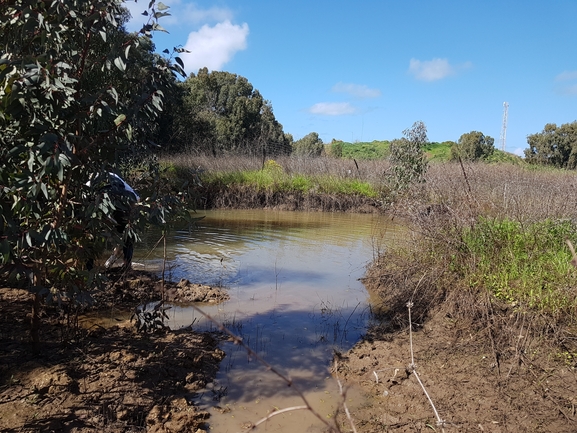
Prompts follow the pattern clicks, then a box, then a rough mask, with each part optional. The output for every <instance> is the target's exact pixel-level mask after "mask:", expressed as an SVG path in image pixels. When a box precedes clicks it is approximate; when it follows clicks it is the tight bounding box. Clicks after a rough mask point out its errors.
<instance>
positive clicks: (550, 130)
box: [525, 121, 577, 169]
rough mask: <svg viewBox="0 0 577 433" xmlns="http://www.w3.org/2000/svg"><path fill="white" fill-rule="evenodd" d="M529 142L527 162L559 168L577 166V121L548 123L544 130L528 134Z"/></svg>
mask: <svg viewBox="0 0 577 433" xmlns="http://www.w3.org/2000/svg"><path fill="white" fill-rule="evenodd" d="M527 143H528V144H529V148H528V149H525V159H526V160H527V162H529V163H532V164H541V165H552V166H554V167H559V168H568V169H575V168H577V121H576V122H572V123H564V124H562V125H561V126H557V125H556V124H555V123H548V124H546V125H545V127H544V128H543V131H541V132H538V133H536V134H531V135H528V136H527Z"/></svg>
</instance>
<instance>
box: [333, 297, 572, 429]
mask: <svg viewBox="0 0 577 433" xmlns="http://www.w3.org/2000/svg"><path fill="white" fill-rule="evenodd" d="M519 330H520V333H519V335H518V344H517V345H516V346H515V347H508V348H505V350H504V351H502V352H501V351H498V352H496V351H495V350H493V346H492V345H491V339H490V338H489V333H488V332H487V330H486V329H479V328H478V327H477V326H475V324H474V323H472V322H470V321H466V320H455V319H453V318H452V317H450V315H448V314H447V311H446V310H445V309H444V308H443V307H440V308H437V309H436V310H435V312H434V313H433V314H432V316H431V317H430V318H429V319H428V320H427V321H426V322H425V323H423V324H422V326H416V329H415V331H414V332H413V333H412V348H413V355H412V356H413V357H414V358H413V359H414V365H416V368H415V369H414V371H415V372H416V373H417V374H415V373H414V372H413V368H411V364H412V361H411V359H412V358H411V340H410V336H409V332H408V327H407V328H406V329H404V330H397V331H391V330H386V329H378V328H375V329H373V330H372V332H370V333H369V334H368V335H367V336H366V338H365V339H364V340H363V341H362V342H360V343H358V344H357V345H356V346H355V347H354V348H353V349H351V350H350V351H349V352H348V353H346V354H344V355H342V357H341V359H340V360H339V364H338V365H339V368H338V375H339V376H340V377H341V380H342V379H344V380H345V381H347V382H349V383H351V382H354V383H357V384H359V385H360V387H361V388H362V389H363V391H364V393H366V395H367V396H368V401H369V403H368V404H366V405H365V406H363V407H361V408H360V409H358V410H356V411H355V412H353V413H352V418H353V419H354V421H355V424H356V427H357V431H358V432H399V433H400V432H429V431H437V432H439V431H445V432H495V433H499V432H512V433H517V432H519V433H520V432H567V433H569V432H576V431H577V415H576V407H577V372H576V370H575V361H574V360H572V361H571V362H570V361H569V360H567V359H563V356H558V355H557V354H556V353H555V352H554V351H551V348H550V347H548V345H547V343H546V341H543V340H541V341H540V340H538V339H534V340H530V341H529V340H527V334H526V333H524V332H523V331H522V328H520V329H519ZM523 334H525V335H523ZM417 376H418V378H417ZM419 380H420V381H421V382H422V384H423V386H424V389H425V390H426V392H427V393H428V395H429V397H430V399H431V401H430V402H429V400H428V399H427V396H426V394H425V392H424V390H423V387H421V385H420V384H419ZM431 403H432V405H433V406H434V409H433V407H432V405H431ZM435 411H436V412H437V414H438V416H437V415H436V414H435ZM343 422H345V421H343Z"/></svg>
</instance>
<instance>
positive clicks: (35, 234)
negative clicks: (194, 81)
mask: <svg viewBox="0 0 577 433" xmlns="http://www.w3.org/2000/svg"><path fill="white" fill-rule="evenodd" d="M121 4H122V3H121V2H118V1H115V0H99V1H91V2H86V1H80V0H70V1H66V2H61V1H47V2H43V1H35V0H16V1H13V2H10V3H9V4H4V5H3V6H2V8H3V14H2V16H1V17H0V41H1V44H2V45H1V46H2V50H1V51H0V54H1V57H0V126H1V128H2V131H3V133H2V135H1V136H0V160H1V161H2V168H1V170H0V213H1V218H0V236H1V237H0V245H1V252H2V255H1V258H0V275H1V276H2V277H3V278H9V279H11V280H13V281H19V282H21V283H23V284H25V285H26V284H30V285H31V286H32V287H31V290H32V291H34V292H36V293H47V292H48V289H49V288H50V289H54V288H63V289H66V290H68V291H69V292H70V293H69V296H72V297H73V296H75V294H77V293H78V292H79V291H81V290H82V289H83V288H85V287H86V285H91V284H92V283H93V281H94V277H95V275H96V274H95V273H94V271H93V272H91V273H89V272H87V271H86V270H85V269H84V262H85V261H86V260H87V259H91V258H95V257H98V256H99V255H100V254H101V253H102V251H103V249H104V248H105V246H106V243H107V241H108V240H109V239H111V238H113V237H115V236H117V234H116V229H115V226H116V223H115V222H114V220H113V214H114V211H115V210H117V209H122V208H125V207H127V206H128V204H127V203H126V202H124V201H123V200H122V199H117V198H115V197H114V196H113V195H111V194H109V193H108V192H106V191H103V190H100V189H99V188H98V186H97V185H98V183H99V182H98V181H97V179H98V178H102V177H104V176H107V175H108V171H115V172H121V171H123V169H124V171H126V169H127V167H129V166H134V165H135V164H138V165H139V166H140V167H141V169H142V171H141V172H140V176H137V177H138V179H136V178H134V179H129V180H130V181H131V182H132V181H133V180H134V181H142V182H143V183H142V190H140V188H139V192H141V195H142V196H143V197H146V195H145V193H146V194H148V193H150V194H151V198H150V199H147V200H145V201H144V202H143V203H141V204H140V205H139V206H138V207H137V208H136V209H135V210H134V213H135V215H134V218H135V221H134V222H131V223H130V224H129V225H128V228H127V230H128V232H127V233H125V234H124V235H125V236H126V235H127V234H128V233H131V234H134V235H135V234H136V233H135V231H136V230H137V221H138V219H139V216H142V217H143V218H140V220H141V221H143V220H144V219H146V220H149V218H151V219H152V220H157V221H165V217H166V210H167V208H166V207H165V203H169V201H166V202H164V203H163V201H162V199H161V197H160V196H159V195H158V193H159V191H160V189H159V188H158V182H157V179H156V180H155V179H152V178H151V176H152V175H153V174H154V173H158V165H157V164H155V160H154V158H148V159H146V158H143V157H142V155H150V153H149V152H148V151H147V150H148V145H150V143H149V139H150V138H151V137H152V135H153V134H154V132H155V129H156V120H157V119H158V117H159V115H160V113H161V112H162V110H163V98H164V91H165V90H166V89H170V88H171V86H173V85H174V83H175V76H176V74H181V75H182V74H184V71H183V70H182V67H181V66H180V64H181V63H182V62H181V61H180V59H178V58H175V60H176V62H177V63H176V64H172V62H171V61H170V60H169V59H165V58H162V57H160V56H157V55H155V54H153V53H152V49H153V45H152V42H151V41H150V38H151V35H152V32H154V31H155V30H162V28H161V27H160V26H159V25H158V23H157V19H158V17H160V16H162V15H163V14H166V12H160V11H162V10H165V9H166V6H164V5H162V3H159V4H158V6H156V5H155V2H154V0H153V1H151V2H150V8H149V12H148V16H149V20H150V21H149V22H148V23H147V24H145V25H144V26H143V28H142V29H141V31H140V32H139V33H138V34H128V33H127V32H126V31H125V30H124V28H123V20H124V19H125V18H126V16H127V11H126V10H125V9H123V8H122V7H121ZM155 7H156V9H155ZM177 51H178V50H177ZM124 174H125V176H126V174H127V173H124ZM89 180H91V183H90V186H88V181H89ZM155 182H156V183H155ZM135 186H137V187H138V185H135ZM142 224H144V223H143V222H142ZM51 293H52V294H53V295H56V293H54V292H51Z"/></svg>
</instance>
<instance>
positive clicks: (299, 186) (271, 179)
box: [201, 166, 379, 198]
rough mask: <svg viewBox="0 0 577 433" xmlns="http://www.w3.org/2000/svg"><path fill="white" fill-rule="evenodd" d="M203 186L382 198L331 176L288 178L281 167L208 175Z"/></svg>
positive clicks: (372, 189)
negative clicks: (242, 186) (243, 187)
mask: <svg viewBox="0 0 577 433" xmlns="http://www.w3.org/2000/svg"><path fill="white" fill-rule="evenodd" d="M201 182H202V183H203V184H205V185H210V184H218V185H221V186H232V185H245V186H253V187H254V188H255V189H257V190H261V191H262V190H266V191H272V192H289V191H299V192H303V193H309V192H315V193H323V194H349V195H360V196H364V197H370V198H377V197H379V191H378V190H377V189H376V188H375V187H374V186H373V185H371V184H370V183H369V182H365V181H361V180H358V179H354V178H339V177H337V176H331V175H320V176H308V175H303V174H296V173H295V174H287V173H285V172H284V171H283V170H282V168H280V166H279V167H274V168H273V169H270V168H269V167H265V168H264V169H263V170H246V171H236V172H210V173H205V174H203V175H202V177H201Z"/></svg>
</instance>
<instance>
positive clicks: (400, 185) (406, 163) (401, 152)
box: [389, 121, 429, 192]
mask: <svg viewBox="0 0 577 433" xmlns="http://www.w3.org/2000/svg"><path fill="white" fill-rule="evenodd" d="M403 135H404V137H403V138H401V139H396V140H393V141H392V142H391V148H390V151H391V154H390V156H389V161H390V162H391V176H390V178H389V183H390V187H391V188H392V191H396V192H402V191H404V190H407V189H408V188H409V187H410V186H411V185H412V184H414V183H422V182H424V180H425V175H426V173H427V167H428V162H427V158H426V155H425V152H424V146H425V145H426V144H427V143H428V141H429V140H428V138H427V127H426V126H425V124H424V123H423V122H421V121H418V122H415V123H414V124H413V126H412V127H411V128H409V129H406V130H404V131H403Z"/></svg>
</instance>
